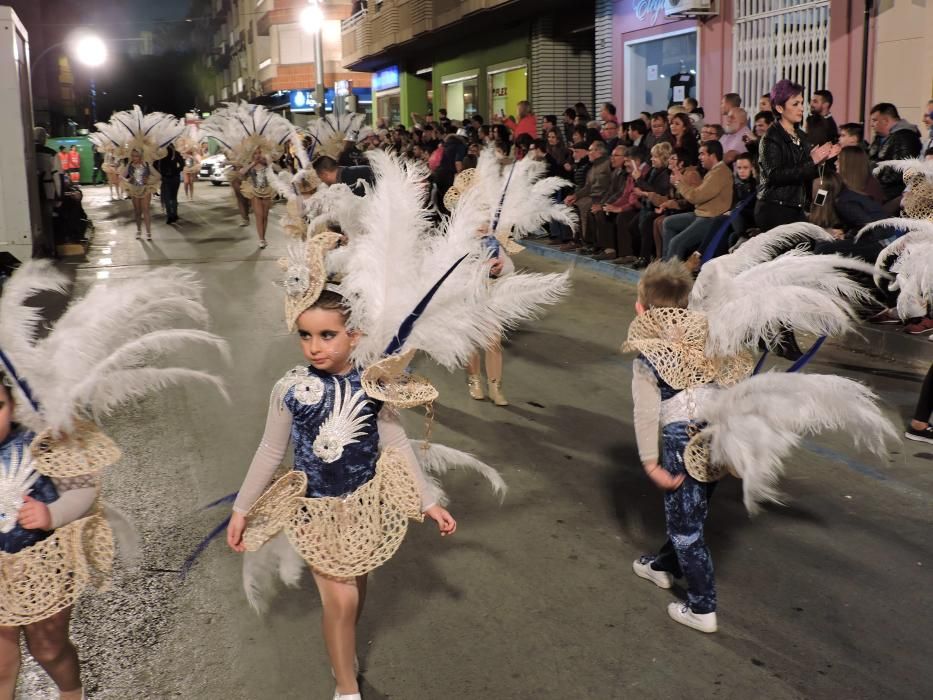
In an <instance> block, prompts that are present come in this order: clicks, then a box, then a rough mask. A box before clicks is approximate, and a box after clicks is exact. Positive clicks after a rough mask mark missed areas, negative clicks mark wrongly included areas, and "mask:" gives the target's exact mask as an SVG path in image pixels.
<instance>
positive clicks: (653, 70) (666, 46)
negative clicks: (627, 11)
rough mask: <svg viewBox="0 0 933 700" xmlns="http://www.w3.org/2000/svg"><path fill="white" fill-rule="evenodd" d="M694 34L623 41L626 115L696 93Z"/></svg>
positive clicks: (662, 107)
mask: <svg viewBox="0 0 933 700" xmlns="http://www.w3.org/2000/svg"><path fill="white" fill-rule="evenodd" d="M697 58H698V57H697V33H696V30H695V29H688V30H686V31H680V32H671V33H670V34H664V35H661V36H657V37H652V38H651V39H646V40H643V41H631V42H627V43H626V44H625V66H624V67H625V118H626V119H634V118H635V117H636V116H638V113H639V112H641V111H648V112H658V111H661V110H666V109H667V108H668V107H670V106H671V105H673V104H675V103H678V102H682V101H683V99H684V98H685V97H696V96H697Z"/></svg>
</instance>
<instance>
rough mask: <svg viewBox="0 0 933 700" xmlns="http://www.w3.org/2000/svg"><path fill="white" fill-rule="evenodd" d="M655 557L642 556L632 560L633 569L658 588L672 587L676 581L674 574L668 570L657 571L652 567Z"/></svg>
mask: <svg viewBox="0 0 933 700" xmlns="http://www.w3.org/2000/svg"><path fill="white" fill-rule="evenodd" d="M653 561H654V557H649V556H642V557H638V559H636V560H635V561H633V562H632V571H634V572H635V575H636V576H641V577H642V578H643V579H646V580H648V581H651V583H653V584H654V585H655V586H657V587H658V588H670V587H671V586H672V585H673V583H674V577H673V575H671V574H669V573H668V572H667V571H657V570H655V569H652V568H651V562H653Z"/></svg>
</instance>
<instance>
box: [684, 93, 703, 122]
mask: <svg viewBox="0 0 933 700" xmlns="http://www.w3.org/2000/svg"><path fill="white" fill-rule="evenodd" d="M681 104H682V105H683V108H684V111H685V112H686V113H687V114H696V115H697V116H698V117H699V118H700V119H703V116H704V115H703V109H702V108H701V107H700V103H699V102H697V101H696V99H694V98H693V97H685V98H684V101H683V102H682V103H681Z"/></svg>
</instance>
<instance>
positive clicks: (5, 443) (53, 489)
mask: <svg viewBox="0 0 933 700" xmlns="http://www.w3.org/2000/svg"><path fill="white" fill-rule="evenodd" d="M4 380H5V377H4ZM33 437H35V435H34V434H33V433H32V432H31V431H29V430H26V429H24V428H23V427H21V426H19V425H17V424H16V423H14V422H13V401H12V397H11V395H10V391H9V389H8V388H7V386H6V385H5V384H4V385H3V386H2V387H0V462H2V466H0V469H2V471H3V473H4V475H10V476H12V474H13V472H14V471H16V472H19V471H20V470H21V469H22V468H23V466H24V465H28V463H29V461H30V443H31V442H32V439H33ZM30 471H31V470H30ZM29 480H31V481H33V480H34V481H33V483H32V486H31V487H30V488H29V491H28V493H27V495H26V496H25V497H23V498H22V499H20V498H19V492H17V493H15V494H14V493H12V492H10V493H8V494H3V495H5V496H7V497H6V498H2V504H3V507H2V508H0V510H3V511H4V512H2V513H0V552H2V553H3V554H2V555H0V556H6V555H14V554H18V553H19V552H22V551H24V550H27V549H28V548H30V547H32V546H33V545H35V544H38V543H39V542H42V541H43V540H45V539H46V538H47V537H49V535H51V534H52V531H53V530H55V529H57V528H60V527H62V526H63V525H67V524H68V523H70V522H72V521H74V520H77V519H78V518H80V517H82V516H83V515H85V514H86V513H87V512H88V511H89V510H90V509H91V506H92V505H93V502H94V496H95V489H94V488H93V487H86V486H81V485H80V482H78V481H77V480H75V479H61V480H59V479H54V480H53V479H51V478H49V477H48V476H45V475H44V474H38V473H36V472H33V473H32V475H31V476H30V477H29ZM20 504H21V505H20ZM15 508H18V512H14V509H15ZM71 609H72V606H70V605H69V606H68V607H67V608H65V609H64V610H61V611H60V612H57V613H55V614H54V615H52V616H51V617H48V618H45V619H43V620H40V621H37V622H33V623H32V624H28V625H22V626H0V698H2V699H3V700H12V698H13V693H14V692H15V690H16V679H17V677H18V675H19V667H20V647H19V637H20V634H21V633H22V634H24V635H25V637H26V647H27V648H28V649H29V653H30V654H32V656H33V658H34V659H35V660H36V661H37V662H38V663H39V665H40V666H42V668H43V669H45V671H46V673H48V674H49V676H50V677H51V678H52V680H53V681H54V682H55V685H56V686H58V689H59V693H60V695H59V697H61V698H63V699H66V700H72V699H74V700H78V699H80V698H81V697H82V691H81V673H80V667H79V664H78V652H77V650H76V649H75V647H74V645H73V644H72V643H71V640H70V638H69V634H68V627H69V623H70V621H71Z"/></svg>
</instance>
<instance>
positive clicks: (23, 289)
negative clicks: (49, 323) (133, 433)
mask: <svg viewBox="0 0 933 700" xmlns="http://www.w3.org/2000/svg"><path fill="white" fill-rule="evenodd" d="M11 285H12V286H11ZM61 285H62V280H61V278H60V277H59V276H57V274H50V270H49V267H48V265H47V264H45V263H42V262H38V261H36V262H32V261H31V262H27V263H25V264H24V265H23V266H22V267H21V268H20V269H19V270H17V271H16V272H15V273H14V275H13V277H12V279H11V280H10V282H8V283H7V287H6V289H5V290H4V294H3V297H2V301H0V314H2V316H0V339H3V340H4V341H5V342H6V346H5V348H4V350H5V352H6V353H7V355H8V356H9V358H10V360H11V361H12V364H13V365H14V367H15V368H16V370H17V372H18V373H19V375H20V376H21V377H22V378H23V379H24V380H25V381H26V382H27V383H28V385H29V386H30V387H31V389H32V393H33V395H34V397H35V399H36V400H37V401H38V403H39V405H40V406H41V412H40V413H36V412H34V411H31V410H28V402H27V401H25V399H24V397H23V396H19V397H18V398H19V400H18V401H17V410H18V411H20V410H22V412H21V413H18V414H17V417H18V419H19V420H21V421H22V422H23V423H24V424H26V425H27V426H28V427H30V428H31V429H33V430H36V431H38V430H42V429H45V428H51V429H52V430H53V432H55V433H56V434H60V433H67V432H69V431H70V430H71V429H73V427H74V422H75V420H76V419H78V418H82V417H90V418H92V419H95V420H97V419H99V418H100V417H102V416H104V415H107V414H108V413H110V412H111V411H113V410H114V409H115V408H117V407H118V406H120V405H122V404H124V403H126V402H128V401H129V400H131V399H134V398H137V397H140V396H143V395H145V394H147V393H149V392H152V391H158V390H161V389H163V388H165V387H167V386H169V385H171V384H175V383H179V382H182V381H189V380H196V381H204V382H208V383H210V384H212V385H214V386H215V387H217V389H218V390H220V391H221V392H223V386H222V384H221V382H220V380H219V379H218V378H217V377H215V376H213V375H212V374H209V373H207V372H203V371H198V370H193V369H188V368H185V367H159V366H156V365H154V364H153V363H154V361H156V360H157V359H159V358H161V357H165V356H169V355H171V354H174V353H176V352H177V351H179V350H183V349H190V348H194V347H197V346H204V347H209V348H213V349H215V350H217V351H219V352H220V353H221V354H222V355H224V356H225V357H226V355H227V345H226V343H225V342H224V341H223V340H222V339H221V338H219V337H218V336H215V335H212V334H210V333H207V332H205V331H203V330H199V329H181V328H176V327H175V326H176V324H178V323H179V322H180V321H184V320H187V321H188V322H191V323H194V324H195V325H201V326H203V325H206V323H207V311H206V309H205V308H204V305H203V304H202V302H201V290H200V286H199V285H198V284H197V282H196V281H195V277H194V275H193V274H191V273H188V272H184V271H182V270H179V269H177V268H162V269H157V270H154V271H152V272H148V273H145V274H141V275H139V276H138V277H136V278H134V279H132V280H125V281H120V282H114V283H111V284H110V285H108V286H97V287H94V288H93V289H91V291H90V292H89V293H88V294H86V295H85V296H84V297H83V298H81V299H78V300H76V301H73V302H72V303H71V305H70V306H69V307H68V309H67V310H66V311H65V313H64V315H62V317H61V318H60V319H59V320H58V322H57V323H56V324H55V325H54V327H53V328H52V330H51V331H50V333H49V334H48V335H47V336H46V337H45V338H43V339H41V340H38V341H37V342H35V343H34V344H33V343H32V340H33V339H34V338H35V321H36V316H35V315H34V314H31V313H25V312H21V311H20V312H14V313H9V311H10V308H9V307H11V306H13V305H15V304H16V303H17V302H18V300H20V299H22V297H23V295H24V294H25V293H27V291H28V290H38V289H48V288H51V289H56V290H60V289H61ZM11 290H12V291H13V292H15V293H14V294H11V296H10V297H7V294H8V293H10V291H11ZM17 337H19V338H22V339H25V341H24V342H17V341H13V340H11V339H14V338H17Z"/></svg>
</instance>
